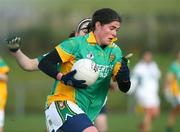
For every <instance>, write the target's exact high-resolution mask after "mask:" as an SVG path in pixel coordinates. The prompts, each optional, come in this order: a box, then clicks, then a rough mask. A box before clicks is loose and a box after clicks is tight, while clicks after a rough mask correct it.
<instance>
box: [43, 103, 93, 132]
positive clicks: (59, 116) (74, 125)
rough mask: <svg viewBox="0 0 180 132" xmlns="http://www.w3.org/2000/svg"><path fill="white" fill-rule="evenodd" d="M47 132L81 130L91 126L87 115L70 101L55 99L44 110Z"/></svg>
mask: <svg viewBox="0 0 180 132" xmlns="http://www.w3.org/2000/svg"><path fill="white" fill-rule="evenodd" d="M45 116H46V125H47V129H48V130H49V132H56V131H57V132H60V131H83V130H84V129H86V128H88V127H90V126H93V124H92V122H91V120H90V119H89V118H88V116H87V115H86V114H85V113H84V111H83V110H81V109H80V108H79V107H78V105H76V104H74V103H72V102H71V101H56V102H53V103H51V105H50V106H49V108H48V109H46V110H45Z"/></svg>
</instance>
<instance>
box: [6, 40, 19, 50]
mask: <svg viewBox="0 0 180 132" xmlns="http://www.w3.org/2000/svg"><path fill="white" fill-rule="evenodd" d="M6 41H7V47H8V48H9V50H10V51H11V52H16V51H18V49H19V48H20V43H21V38H20V37H9V38H7V39H6Z"/></svg>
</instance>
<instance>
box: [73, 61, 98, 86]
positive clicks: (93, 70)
mask: <svg viewBox="0 0 180 132" xmlns="http://www.w3.org/2000/svg"><path fill="white" fill-rule="evenodd" d="M72 70H77V72H76V74H75V75H74V78H75V79H77V80H85V81H86V84H87V85H88V86H90V85H92V84H93V83H95V81H96V80H97V79H98V77H99V71H98V66H97V64H96V63H95V62H94V61H92V60H90V59H80V60H78V61H76V62H75V63H74V65H73V67H72Z"/></svg>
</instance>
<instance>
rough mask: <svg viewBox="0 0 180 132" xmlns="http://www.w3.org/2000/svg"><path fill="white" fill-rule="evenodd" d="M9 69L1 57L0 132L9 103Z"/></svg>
mask: <svg viewBox="0 0 180 132" xmlns="http://www.w3.org/2000/svg"><path fill="white" fill-rule="evenodd" d="M8 72H9V67H8V66H7V65H6V63H5V62H4V60H3V59H2V58H1V57H0V132H3V127H4V118H5V106H6V102H7V94H8V92H7V81H8V75H7V74H8Z"/></svg>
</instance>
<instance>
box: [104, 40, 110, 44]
mask: <svg viewBox="0 0 180 132" xmlns="http://www.w3.org/2000/svg"><path fill="white" fill-rule="evenodd" d="M111 42H112V41H110V40H107V41H106V42H105V43H104V45H109V44H111Z"/></svg>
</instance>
